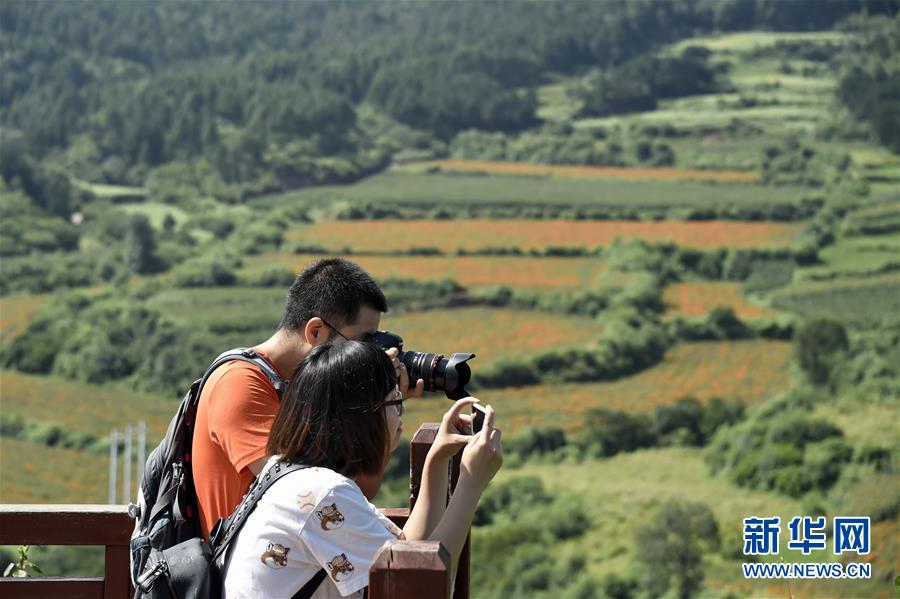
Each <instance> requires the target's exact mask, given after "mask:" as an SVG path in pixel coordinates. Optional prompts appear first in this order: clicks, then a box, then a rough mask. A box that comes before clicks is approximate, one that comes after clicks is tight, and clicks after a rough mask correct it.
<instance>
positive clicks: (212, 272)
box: [172, 257, 237, 287]
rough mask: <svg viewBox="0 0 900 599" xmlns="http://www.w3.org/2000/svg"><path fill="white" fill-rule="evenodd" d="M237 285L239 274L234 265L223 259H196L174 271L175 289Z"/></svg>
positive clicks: (173, 281) (180, 265) (173, 282)
mask: <svg viewBox="0 0 900 599" xmlns="http://www.w3.org/2000/svg"><path fill="white" fill-rule="evenodd" d="M235 283H237V274H236V273H235V272H234V269H233V267H232V264H231V263H229V262H228V261H226V260H223V259H221V258H206V257H200V258H195V259H193V260H188V261H187V262H184V263H182V264H179V265H178V266H177V267H176V268H175V269H174V270H173V271H172V284H173V285H174V286H175V287H227V286H229V285H234V284H235Z"/></svg>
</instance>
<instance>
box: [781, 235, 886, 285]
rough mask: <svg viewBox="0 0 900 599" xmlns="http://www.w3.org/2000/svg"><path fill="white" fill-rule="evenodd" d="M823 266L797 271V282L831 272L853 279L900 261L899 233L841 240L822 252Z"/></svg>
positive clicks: (843, 238) (820, 252) (820, 257)
mask: <svg viewBox="0 0 900 599" xmlns="http://www.w3.org/2000/svg"><path fill="white" fill-rule="evenodd" d="M819 260H820V261H821V262H822V264H819V265H816V266H809V267H805V268H801V269H798V270H797V273H796V275H795V277H796V280H797V281H798V282H802V281H807V280H812V279H815V278H816V277H817V276H819V277H821V276H824V275H826V274H829V273H833V274H838V275H841V276H852V275H854V274H856V273H864V272H871V271H874V270H877V269H879V268H883V267H885V266H887V265H889V264H896V263H898V262H900V233H892V234H886V235H877V236H871V235H870V236H863V237H842V238H840V239H839V240H838V242H837V243H835V244H833V245H830V246H828V247H825V248H823V249H822V250H820V251H819Z"/></svg>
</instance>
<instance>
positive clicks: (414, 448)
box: [409, 422, 441, 510]
mask: <svg viewBox="0 0 900 599" xmlns="http://www.w3.org/2000/svg"><path fill="white" fill-rule="evenodd" d="M440 426H441V425H440V424H438V423H436V422H425V423H424V424H422V426H420V427H419V430H417V431H416V434H414V435H413V438H412V441H410V443H409V509H410V510H412V509H413V506H415V505H416V499H418V497H419V489H421V488H422V471H423V470H424V469H425V456H427V455H428V450H429V449H431V445H432V444H433V443H434V439H435V438H436V437H437V433H438V429H439V428H440Z"/></svg>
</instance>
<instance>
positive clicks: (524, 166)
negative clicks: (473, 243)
mask: <svg viewBox="0 0 900 599" xmlns="http://www.w3.org/2000/svg"><path fill="white" fill-rule="evenodd" d="M415 166H416V168H422V166H423V165H415ZM424 166H425V168H428V167H432V168H437V169H440V170H442V171H447V172H461V173H487V174H491V175H495V174H496V175H526V176H540V177H546V176H551V177H561V178H569V177H571V178H575V179H617V180H622V181H703V182H708V183H709V182H712V183H759V182H760V175H759V173H757V172H753V171H737V170H731V171H727V170H697V169H676V168H663V167H656V168H643V167H613V166H579V165H566V164H554V165H546V164H532V163H527V162H500V161H495V160H433V161H430V162H426V163H424Z"/></svg>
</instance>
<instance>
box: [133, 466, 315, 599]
mask: <svg viewBox="0 0 900 599" xmlns="http://www.w3.org/2000/svg"><path fill="white" fill-rule="evenodd" d="M303 468H308V466H305V465H303V464H292V463H291V462H290V461H289V460H286V461H280V462H276V463H275V464H273V465H272V467H271V468H269V469H268V470H267V471H266V472H265V474H264V475H260V476H258V477H257V478H256V480H255V481H253V484H252V485H251V486H250V490H249V491H247V494H246V495H244V499H243V500H241V503H240V505H238V507H237V509H236V510H235V511H234V513H233V514H231V515H230V516H229V517H228V518H227V519H222V518H219V521H218V522H217V523H216V526H215V528H213V530H212V534H211V535H210V541H209V543H207V542H206V541H205V540H204V539H202V538H200V537H194V538H192V539H188V540H187V541H183V542H181V543H178V544H177V545H175V546H174V547H170V548H168V549H163V550H159V549H151V550H150V557H149V559H148V560H147V566H146V568H145V571H144V573H143V574H142V575H141V576H140V578H138V580H137V584H136V585H135V586H136V589H135V594H134V596H135V599H219V598H221V597H222V594H223V586H224V580H223V577H222V569H221V567H222V566H221V565H220V561H221V563H222V565H224V562H225V561H226V559H227V556H228V546H229V545H230V544H231V541H233V540H234V538H235V536H237V534H238V533H239V532H240V530H241V527H242V526H243V525H244V523H245V522H246V521H247V518H248V517H249V516H250V514H251V512H253V509H254V508H255V507H256V504H257V503H258V502H259V500H260V498H262V496H263V494H264V493H265V492H266V491H267V490H268V489H269V487H271V486H272V485H273V484H275V481H277V480H278V479H280V478H281V477H282V476H285V475H286V474H289V473H291V472H296V471H297V470H302V469H303ZM220 558H221V559H220ZM326 576H327V573H326V572H325V569H324V568H322V569H320V570H319V571H318V572H316V574H314V575H313V577H312V578H310V579H309V580H308V581H307V582H306V584H304V585H303V588H301V589H300V590H299V591H297V592H296V593H294V595H293V596H292V598H291V599H311V597H312V596H313V593H315V592H316V589H318V587H319V585H320V584H321V583H322V581H323V580H325V577H326Z"/></svg>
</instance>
